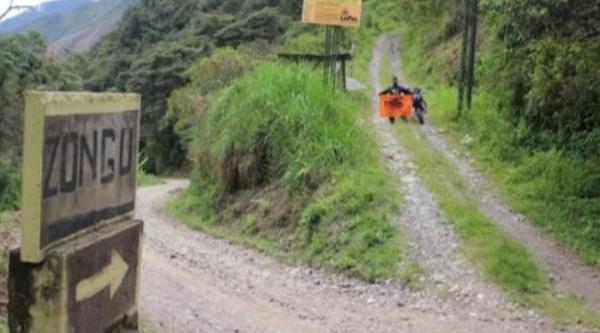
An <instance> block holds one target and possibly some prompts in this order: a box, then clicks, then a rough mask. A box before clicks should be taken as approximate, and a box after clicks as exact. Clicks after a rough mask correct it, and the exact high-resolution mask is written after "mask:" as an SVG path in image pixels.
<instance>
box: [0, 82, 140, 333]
mask: <svg viewBox="0 0 600 333" xmlns="http://www.w3.org/2000/svg"><path fill="white" fill-rule="evenodd" d="M25 100H26V107H25V131H24V132H25V140H24V150H23V203H22V209H23V213H22V216H23V218H22V234H21V248H20V249H19V250H15V251H12V252H11V258H10V272H9V326H10V331H11V332H19V333H21V332H23V333H26V332H27V333H37V332H40V333H41V332H53V333H77V332H86V333H105V332H111V331H112V330H119V329H121V328H129V329H137V303H138V302H137V299H138V286H139V278H140V276H139V269H140V252H141V250H140V249H141V244H142V230H143V223H142V222H140V221H133V220H132V218H133V212H134V208H135V191H136V171H137V152H138V136H139V117H140V96H139V95H134V94H92V93H51V92H49V93H42V92H29V93H27V94H26V98H25Z"/></svg>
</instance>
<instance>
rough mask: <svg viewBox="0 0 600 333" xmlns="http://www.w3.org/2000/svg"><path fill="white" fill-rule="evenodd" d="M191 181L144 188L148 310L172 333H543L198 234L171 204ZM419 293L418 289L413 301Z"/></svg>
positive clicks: (141, 212) (144, 300) (144, 305)
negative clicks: (168, 210) (173, 214)
mask: <svg viewBox="0 0 600 333" xmlns="http://www.w3.org/2000/svg"><path fill="white" fill-rule="evenodd" d="M186 185H187V183H186V182H185V181H168V182H167V184H165V185H161V186H157V187H149V188H144V189H141V190H140V191H139V194H138V208H137V214H138V217H139V218H141V219H143V220H144V221H145V222H146V237H145V245H144V253H143V256H144V257H143V268H142V269H143V270H142V274H143V275H142V292H141V311H142V315H143V316H144V317H146V318H148V319H150V320H151V321H152V322H153V323H154V324H155V325H156V326H159V327H161V328H162V329H164V331H166V332H177V333H186V332H278V333H279V332H360V333H363V332H545V331H546V330H545V329H543V327H544V326H536V327H537V329H531V328H532V326H530V325H528V324H527V323H525V322H523V321H522V320H520V319H519V318H514V319H512V320H508V319H506V321H504V322H503V321H501V320H499V319H485V318H479V317H478V316H477V315H476V314H472V315H466V316H464V315H461V314H458V315H455V314H452V313H451V312H448V313H444V311H443V308H442V307H439V308H438V309H437V310H436V309H427V308H426V307H425V306H423V305H422V304H419V303H418V302H416V301H415V302H414V303H412V301H411V302H408V301H407V300H409V299H410V297H407V296H406V294H407V293H408V292H407V291H406V290H404V289H403V288H401V287H400V286H398V285H395V284H393V283H389V284H382V285H367V284H363V283H360V282H356V281H352V280H346V279H343V278H339V277H330V276H326V275H324V274H322V273H321V272H316V271H313V270H311V269H308V268H294V267H288V266H285V265H281V264H279V263H277V262H275V261H273V260H272V259H270V258H267V257H265V256H263V255H261V254H259V253H257V252H255V251H253V250H249V249H246V248H243V247H240V246H237V245H233V244H231V243H230V242H228V241H225V240H218V239H213V238H210V237H207V236H205V235H203V234H201V233H198V232H195V231H192V230H190V229H189V228H187V227H186V226H184V225H183V224H181V223H180V222H179V221H176V220H174V219H172V218H169V217H167V216H166V215H165V214H164V213H163V212H164V208H165V207H164V205H165V202H166V200H167V198H168V196H169V194H170V193H171V192H173V191H176V190H180V189H182V188H184V187H185V186H186ZM418 297H420V296H419V294H418V293H414V296H412V298H414V299H416V298H418Z"/></svg>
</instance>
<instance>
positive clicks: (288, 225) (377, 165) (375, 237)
mask: <svg viewBox="0 0 600 333" xmlns="http://www.w3.org/2000/svg"><path fill="white" fill-rule="evenodd" d="M367 108H368V101H367V99H366V98H365V97H364V96H349V95H346V94H344V93H342V92H340V91H335V90H333V89H330V88H328V89H325V88H323V85H322V77H321V75H320V73H318V72H313V71H311V70H310V69H309V68H307V67H302V66H289V65H283V64H276V63H270V64H265V65H261V66H259V67H258V68H257V69H256V70H254V71H252V72H251V73H250V74H248V75H246V76H244V77H243V78H241V79H240V80H238V81H237V82H235V83H233V84H232V85H231V86H230V87H228V88H226V89H225V90H224V91H223V92H222V93H221V94H220V96H219V97H218V98H217V99H216V102H215V103H214V104H213V105H212V106H211V107H210V108H209V110H208V111H207V113H206V114H204V115H203V116H202V119H201V120H200V122H199V126H198V130H197V136H196V139H195V141H194V149H195V154H196V156H197V160H198V161H199V162H198V165H197V168H196V172H195V178H194V181H193V184H192V187H191V188H190V190H188V192H187V193H185V194H184V195H182V196H180V197H179V198H178V199H176V200H175V201H174V202H173V204H172V208H173V210H174V211H175V212H178V213H179V214H180V216H183V218H184V219H185V220H187V221H188V222H190V224H192V225H193V226H195V227H198V228H201V229H203V230H208V231H211V230H213V231H214V230H216V229H218V233H219V234H221V235H224V236H227V237H233V238H235V239H238V240H240V239H241V240H242V241H243V242H245V243H247V244H251V245H253V246H255V247H258V248H260V249H262V250H265V251H268V252H271V253H275V254H276V255H277V256H278V257H280V258H284V259H288V260H290V261H294V262H298V261H300V262H307V263H310V264H311V265H314V266H317V267H325V268H328V269H332V270H335V271H338V272H343V273H346V274H348V275H350V276H354V277H358V278H362V279H365V280H368V281H374V280H376V279H378V278H383V277H392V276H396V274H397V273H398V272H397V266H398V263H399V262H400V261H401V259H402V255H403V246H402V243H401V235H400V231H399V230H397V229H396V228H395V227H394V226H392V225H391V223H390V222H389V221H390V220H391V217H392V216H393V215H394V214H396V213H397V211H398V209H399V204H400V202H401V197H400V194H399V192H398V189H397V186H396V185H397V184H395V183H394V182H393V181H390V180H389V179H388V178H387V175H386V171H385V170H386V169H385V167H384V165H383V163H382V161H380V159H379V155H378V153H377V146H376V143H375V141H374V135H373V133H372V132H371V129H370V127H369V126H368V121H367V119H366V115H367V113H366V112H364V110H366V109H367ZM232 178H235V179H232ZM232 184H235V185H236V186H232ZM273 193H275V194H273ZM247 202H254V203H255V204H253V205H251V206H252V207H250V208H248V207H247V206H248V204H247ZM240 206H244V207H245V208H244V209H241V211H240ZM217 207H218V208H217ZM280 211H289V214H287V215H285V214H284V215H285V217H284V218H282V217H281V214H279V215H277V214H275V212H280ZM274 215H277V216H278V218H277V219H275V220H273V221H271V220H272V219H273V216H274Z"/></svg>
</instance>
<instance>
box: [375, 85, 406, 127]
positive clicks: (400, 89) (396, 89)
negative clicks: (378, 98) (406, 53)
mask: <svg viewBox="0 0 600 333" xmlns="http://www.w3.org/2000/svg"><path fill="white" fill-rule="evenodd" d="M402 94H405V95H412V91H411V90H410V89H408V88H406V87H404V86H401V85H400V84H398V77H396V76H394V78H393V79H392V85H391V86H390V87H388V88H387V89H385V90H383V91H382V92H380V93H379V95H402ZM395 122H396V118H395V117H390V123H392V124H394V123H395Z"/></svg>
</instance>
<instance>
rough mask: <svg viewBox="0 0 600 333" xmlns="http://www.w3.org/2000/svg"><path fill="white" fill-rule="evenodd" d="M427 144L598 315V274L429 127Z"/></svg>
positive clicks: (395, 49) (563, 287)
mask: <svg viewBox="0 0 600 333" xmlns="http://www.w3.org/2000/svg"><path fill="white" fill-rule="evenodd" d="M392 44H393V45H392V53H393V59H395V65H394V66H393V67H395V69H396V70H395V72H396V73H400V64H399V59H400V47H399V39H398V38H395V39H394V40H393V42H392ZM423 132H424V133H425V134H426V137H427V138H428V139H429V142H430V144H431V145H432V146H433V147H435V149H436V150H438V151H439V152H440V153H442V154H443V155H444V156H445V157H446V158H447V159H448V160H449V161H451V162H452V164H453V165H454V166H455V167H456V169H457V170H458V173H459V174H460V176H461V177H462V178H463V179H464V180H466V183H467V187H468V191H469V192H470V194H471V196H472V197H473V198H476V199H477V200H478V204H479V208H480V209H481V211H482V212H483V213H484V214H485V215H486V216H487V217H488V218H489V219H490V220H491V221H493V222H495V223H496V224H497V225H498V226H499V227H500V228H501V229H502V230H503V231H504V232H506V233H507V234H508V235H510V236H511V237H512V238H514V239H515V240H517V241H519V242H520V243H521V244H523V245H525V246H526V247H527V248H528V249H529V251H530V252H531V253H532V254H533V256H534V257H535V259H536V260H537V262H538V263H540V264H541V265H542V267H544V269H545V270H546V271H547V272H548V273H549V274H550V276H551V277H552V278H553V280H554V283H555V285H556V289H557V291H558V292H560V293H562V294H565V295H567V294H574V295H576V296H578V297H581V298H583V299H585V300H586V301H587V302H588V303H589V304H590V305H591V306H592V307H593V308H595V309H596V310H598V311H600V272H599V271H598V270H597V269H595V268H593V267H590V266H586V265H582V264H581V263H580V261H579V260H578V258H577V256H576V255H575V254H574V253H573V252H572V251H569V250H567V249H566V247H565V246H563V245H561V244H559V243H558V242H556V241H555V240H554V239H553V238H552V237H551V236H548V235H546V234H545V233H544V232H542V231H541V230H540V229H538V228H537V227H535V226H533V225H532V224H531V222H529V221H528V220H527V219H526V218H525V217H524V216H522V215H520V214H518V213H516V212H514V211H513V210H512V209H511V208H510V207H509V206H508V205H507V204H506V203H505V202H504V201H503V200H502V199H501V198H500V197H499V196H498V195H497V193H496V192H495V191H494V190H493V189H492V186H491V185H490V183H489V182H488V181H486V179H485V178H484V177H483V176H482V175H481V173H480V172H478V171H476V170H475V169H474V168H473V167H472V166H471V165H470V163H469V161H468V160H467V159H466V158H464V157H463V156H461V155H460V154H459V153H458V152H457V151H456V150H454V149H451V148H450V146H449V145H448V143H447V142H446V140H445V138H444V137H443V136H442V135H441V134H440V133H438V132H437V131H436V130H435V128H434V127H432V126H431V125H429V124H428V125H426V126H424V127H423Z"/></svg>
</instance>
